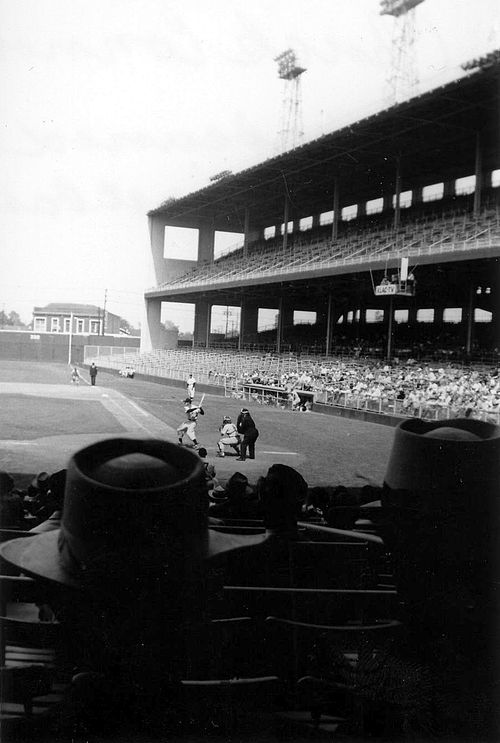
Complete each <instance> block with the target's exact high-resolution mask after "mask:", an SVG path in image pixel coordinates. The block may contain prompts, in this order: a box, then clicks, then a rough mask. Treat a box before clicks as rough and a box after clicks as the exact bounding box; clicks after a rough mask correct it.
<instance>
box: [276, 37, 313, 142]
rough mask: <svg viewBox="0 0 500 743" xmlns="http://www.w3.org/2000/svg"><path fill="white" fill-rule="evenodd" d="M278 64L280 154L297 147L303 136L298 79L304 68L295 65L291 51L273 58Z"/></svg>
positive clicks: (294, 56)
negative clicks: (281, 98) (280, 97)
mask: <svg viewBox="0 0 500 743" xmlns="http://www.w3.org/2000/svg"><path fill="white" fill-rule="evenodd" d="M274 61H275V62H277V63H278V77H279V78H280V79H281V80H283V101H282V105H281V126H280V131H279V132H278V134H279V147H280V151H281V152H285V151H286V150H289V149H292V148H294V147H297V146H298V145H299V144H300V140H301V138H302V137H303V135H304V132H303V123H302V94H301V87H300V79H301V75H302V73H304V72H305V71H306V68H305V67H299V66H298V65H297V56H296V54H295V52H294V51H293V49H286V50H285V51H284V52H282V53H281V54H279V55H278V56H277V57H275V58H274Z"/></svg>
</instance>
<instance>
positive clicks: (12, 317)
mask: <svg viewBox="0 0 500 743" xmlns="http://www.w3.org/2000/svg"><path fill="white" fill-rule="evenodd" d="M0 327H2V328H5V327H7V328H27V327H28V326H27V325H26V324H25V323H23V321H22V320H21V318H20V316H19V313H18V312H16V311H15V310H11V311H10V312H9V314H8V315H7V313H6V312H5V310H1V311H0Z"/></svg>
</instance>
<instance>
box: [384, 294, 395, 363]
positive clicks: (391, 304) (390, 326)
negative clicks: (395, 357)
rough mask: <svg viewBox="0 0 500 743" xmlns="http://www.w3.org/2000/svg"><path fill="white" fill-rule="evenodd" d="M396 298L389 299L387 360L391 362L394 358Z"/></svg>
mask: <svg viewBox="0 0 500 743" xmlns="http://www.w3.org/2000/svg"><path fill="white" fill-rule="evenodd" d="M393 336H394V298H393V297H392V296H391V297H389V309H388V312H387V350H386V359H387V361H390V360H391V358H392V349H393V346H394V337H393Z"/></svg>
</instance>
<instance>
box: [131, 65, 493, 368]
mask: <svg viewBox="0 0 500 743" xmlns="http://www.w3.org/2000/svg"><path fill="white" fill-rule="evenodd" d="M495 60H496V61H495ZM499 70H500V63H499V62H498V60H497V59H496V58H495V59H494V61H493V63H491V64H489V65H485V66H481V65H479V66H477V65H476V66H475V67H473V68H472V69H469V70H467V72H465V74H464V75H463V76H462V77H460V78H459V79H456V80H454V81H453V82H451V83H448V84H446V85H444V86H442V87H440V88H437V89H435V90H432V91H430V92H428V93H425V94H423V95H420V96H418V97H416V98H413V99H411V100H409V101H406V102H404V103H401V104H399V105H396V106H392V107H391V108H388V109H386V110H384V111H381V112H379V113H378V114H376V115H374V116H371V117H369V118H367V119H363V120H361V121H358V122H354V123H353V124H352V125H351V126H348V127H345V128H343V129H340V130H338V131H334V132H332V133H330V134H327V135H325V136H323V137H321V138H320V139H317V140H314V141H312V142H309V143H308V144H305V145H303V146H301V147H298V148H296V149H293V150H291V151H289V152H286V153H285V154H283V155H281V156H279V157H276V158H273V159H271V160H267V161H265V162H263V163H261V164H259V165H256V166H254V167H253V168H250V169H248V170H245V171H243V172H240V173H237V174H234V175H228V176H227V177H226V178H224V179H223V180H221V181H218V182H215V183H212V184H211V185H210V186H208V187H206V188H204V189H202V190H200V191H197V192H194V193H191V194H188V195H186V196H184V197H182V198H180V199H174V200H172V199H170V200H168V201H167V202H165V203H164V204H162V205H160V206H159V207H158V208H156V209H153V210H152V211H150V212H149V215H148V216H149V221H150V234H151V256H152V260H153V264H154V269H155V281H156V283H155V286H153V287H151V288H149V289H148V290H147V291H146V292H145V300H146V309H147V322H146V324H145V326H144V327H143V329H142V339H141V351H142V352H151V351H154V350H157V349H161V348H164V347H165V344H164V342H163V338H162V332H161V325H160V319H161V316H162V315H161V313H162V304H163V305H164V304H165V303H168V302H184V303H185V302H189V303H193V304H194V305H195V308H196V310H195V328H194V345H195V346H198V347H202V348H209V347H210V346H212V345H213V344H214V341H215V337H214V335H213V333H212V332H211V308H212V306H214V305H221V306H232V307H239V308H240V313H241V314H240V328H239V333H238V336H237V337H236V338H232V339H231V344H232V345H233V347H234V348H237V349H238V350H239V351H244V350H245V349H248V348H251V347H254V348H255V347H256V346H257V345H259V344H260V345H261V346H263V345H264V344H265V345H267V347H268V348H269V349H271V350H273V351H275V352H277V353H280V352H282V351H284V350H296V351H298V350H301V349H302V347H303V345H304V338H303V334H302V335H301V333H300V328H299V327H298V326H294V323H293V313H294V311H309V312H314V313H316V322H315V324H314V325H312V326H308V328H307V337H308V343H307V345H308V346H310V347H312V346H314V347H315V348H316V350H317V352H319V353H321V354H323V355H326V356H329V355H331V354H332V353H333V352H334V351H335V349H336V348H338V346H339V345H342V344H343V343H344V345H345V344H347V345H349V343H350V342H352V341H356V342H357V343H359V341H360V340H361V341H363V340H364V339H366V342H367V345H369V346H374V347H376V350H377V352H378V353H379V355H380V354H382V355H384V356H386V357H390V356H392V355H397V354H398V352H399V351H400V350H401V349H402V348H406V347H407V346H408V344H409V343H410V344H411V342H412V340H413V341H417V342H420V341H421V338H422V337H425V342H426V343H427V344H429V342H430V343H435V344H437V345H439V343H440V339H441V338H442V337H443V335H445V336H447V337H448V339H447V346H448V347H450V346H453V348H454V349H456V350H457V351H460V352H461V354H462V357H463V358H465V359H467V360H471V359H474V357H475V356H477V354H482V355H483V356H484V355H485V354H487V353H490V352H492V351H493V350H494V349H495V348H496V347H498V341H497V332H498V312H497V308H496V304H495V300H496V296H497V274H498V271H497V266H498V257H499V255H500V212H499V203H500V199H499V188H498V185H499V183H498V171H499V169H500V148H499V137H498V132H499V121H498V110H499V107H498V95H499V94H498V91H499V87H498V76H499ZM167 227H187V228H195V229H197V230H198V235H199V240H198V259H197V261H185V260H182V261H180V260H174V259H167V258H165V257H164V243H165V229H166V228H167ZM217 232H234V233H235V241H236V239H237V236H238V235H241V234H243V247H240V248H237V249H235V250H233V251H232V252H230V253H228V254H226V255H223V256H221V257H219V258H217V259H215V258H214V245H215V239H216V233H217ZM402 258H407V259H408V262H409V265H410V268H411V269H412V270H413V273H414V275H415V279H416V284H417V289H416V292H415V296H397V297H394V298H393V301H392V300H391V302H389V300H388V298H387V297H380V296H375V295H374V284H375V283H378V282H379V281H380V279H381V278H382V277H383V276H384V275H391V274H393V273H394V272H395V271H396V272H397V271H398V268H399V266H400V264H401V259H402ZM260 308H268V309H273V310H275V311H276V313H278V322H277V328H276V330H274V331H272V332H271V333H269V332H267V333H266V334H263V333H259V327H258V313H259V309H260ZM447 309H453V310H454V311H455V316H456V317H458V321H456V320H455V321H454V322H453V323H448V322H447V321H446V317H447V313H446V310H447ZM368 310H371V311H372V313H373V312H376V313H377V314H378V318H379V320H380V319H381V318H382V317H383V321H382V322H379V323H377V324H371V323H370V320H368V319H367V318H368V314H369V313H367V311H368ZM420 310H426V311H428V312H429V311H431V313H432V314H431V317H433V322H431V323H428V322H426V323H421V322H420V317H419V314H420V313H419V311H420ZM398 311H399V314H400V315H401V311H403V314H405V319H404V321H403V322H398V325H397V328H396V327H395V323H393V319H394V314H395V313H396V312H398ZM443 315H444V319H443ZM479 320H481V321H479ZM424 326H425V327H424Z"/></svg>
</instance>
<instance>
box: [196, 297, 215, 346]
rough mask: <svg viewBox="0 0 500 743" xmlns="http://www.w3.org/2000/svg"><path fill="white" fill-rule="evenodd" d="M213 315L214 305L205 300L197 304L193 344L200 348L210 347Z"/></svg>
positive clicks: (200, 300)
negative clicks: (209, 340)
mask: <svg viewBox="0 0 500 743" xmlns="http://www.w3.org/2000/svg"><path fill="white" fill-rule="evenodd" d="M211 315H212V305H211V304H210V303H209V302H207V301H206V300H205V299H199V300H198V301H197V302H196V309H195V313H194V333H193V344H196V345H198V346H205V348H207V346H208V339H209V337H210V318H211Z"/></svg>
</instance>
